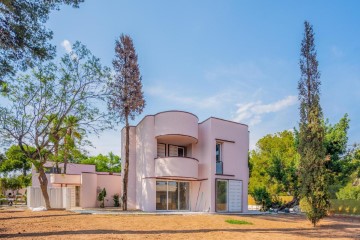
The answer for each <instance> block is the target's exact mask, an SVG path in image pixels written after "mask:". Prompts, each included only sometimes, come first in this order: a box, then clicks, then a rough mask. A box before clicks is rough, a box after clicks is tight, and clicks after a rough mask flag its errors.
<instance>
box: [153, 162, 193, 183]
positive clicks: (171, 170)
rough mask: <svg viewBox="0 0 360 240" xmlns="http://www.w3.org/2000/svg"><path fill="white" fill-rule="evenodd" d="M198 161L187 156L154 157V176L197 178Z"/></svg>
mask: <svg viewBox="0 0 360 240" xmlns="http://www.w3.org/2000/svg"><path fill="white" fill-rule="evenodd" d="M198 167H199V161H198V160H197V159H195V158H189V157H159V158H155V177H169V178H171V177H177V178H198Z"/></svg>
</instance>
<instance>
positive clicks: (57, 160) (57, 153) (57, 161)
mask: <svg viewBox="0 0 360 240" xmlns="http://www.w3.org/2000/svg"><path fill="white" fill-rule="evenodd" d="M59 141H60V140H59V138H58V137H57V136H56V137H55V143H54V157H55V168H56V173H61V171H60V169H59Z"/></svg>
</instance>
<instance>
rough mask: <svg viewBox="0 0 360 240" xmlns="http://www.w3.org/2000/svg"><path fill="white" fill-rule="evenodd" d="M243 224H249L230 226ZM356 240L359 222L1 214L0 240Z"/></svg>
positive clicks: (270, 217) (280, 217) (273, 217)
mask: <svg viewBox="0 0 360 240" xmlns="http://www.w3.org/2000/svg"><path fill="white" fill-rule="evenodd" d="M228 219H232V220H239V221H240V220H241V221H246V222H251V223H252V225H236V224H229V223H227V222H225V220H228ZM1 238H3V239H186V240H189V239H356V238H357V239H360V218H350V217H348V218H341V217H332V218H327V219H325V220H323V221H321V223H320V225H319V226H318V227H317V228H313V227H312V226H311V224H310V223H309V222H308V221H307V220H306V219H305V218H304V217H303V216H294V215H261V216H244V215H242V216H234V215H231V216H229V215H183V216H181V215H81V214H75V213H72V212H68V211H47V212H30V211H9V210H0V239H1Z"/></svg>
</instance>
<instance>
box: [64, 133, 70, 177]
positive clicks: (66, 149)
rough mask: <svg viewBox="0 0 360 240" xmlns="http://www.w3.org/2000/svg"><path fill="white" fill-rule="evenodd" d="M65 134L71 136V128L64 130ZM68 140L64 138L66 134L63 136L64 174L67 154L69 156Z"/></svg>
mask: <svg viewBox="0 0 360 240" xmlns="http://www.w3.org/2000/svg"><path fill="white" fill-rule="evenodd" d="M66 134H67V135H68V136H69V137H71V130H70V129H68V130H67V131H66ZM68 147H69V146H68V141H67V139H66V136H65V138H64V174H66V167H67V163H68V156H69V153H68V150H69V149H68Z"/></svg>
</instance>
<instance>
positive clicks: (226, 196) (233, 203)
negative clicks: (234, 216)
mask: <svg viewBox="0 0 360 240" xmlns="http://www.w3.org/2000/svg"><path fill="white" fill-rule="evenodd" d="M215 187H216V189H215V190H216V194H215V195H216V196H215V197H216V199H215V203H216V204H215V205H216V211H217V212H241V210H242V181H241V180H227V179H216V182H215Z"/></svg>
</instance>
